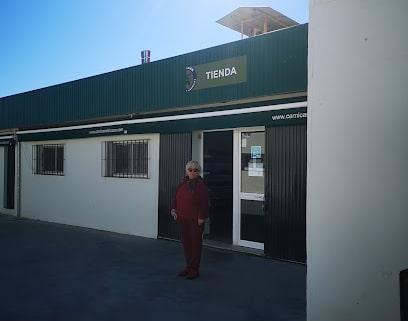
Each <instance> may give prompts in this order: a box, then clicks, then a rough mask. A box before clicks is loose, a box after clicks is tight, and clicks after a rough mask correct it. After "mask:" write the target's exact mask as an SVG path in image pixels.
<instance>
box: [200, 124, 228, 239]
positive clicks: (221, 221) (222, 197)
mask: <svg viewBox="0 0 408 321" xmlns="http://www.w3.org/2000/svg"><path fill="white" fill-rule="evenodd" d="M203 143H204V144H203V148H204V151H203V168H204V178H205V181H206V182H207V184H208V188H209V196H210V211H209V218H210V222H209V230H208V232H209V233H208V234H205V236H204V237H205V239H208V240H211V241H217V242H223V243H228V244H232V210H233V208H232V196H233V194H232V183H233V163H232V161H233V132H232V131H214V132H205V133H204V141H203Z"/></svg>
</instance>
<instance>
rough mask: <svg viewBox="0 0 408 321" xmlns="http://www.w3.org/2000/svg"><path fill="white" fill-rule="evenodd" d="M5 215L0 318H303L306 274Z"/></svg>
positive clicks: (0, 236) (259, 260)
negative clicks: (195, 269) (193, 268)
mask: <svg viewBox="0 0 408 321" xmlns="http://www.w3.org/2000/svg"><path fill="white" fill-rule="evenodd" d="M182 263H183V256H182V248H181V244H180V243H178V242H173V241H165V240H156V239H146V238H141V237H134V236H128V235H121V234H115V233H109V232H102V231H96V230H90V229H84V228H77V227H71V226H65V225H58V224H52V223H46V222H38V221H33V220H28V219H16V218H14V217H12V216H7V215H0V320H5V321H13V320H18V321H26V320H41V321H46V320H52V321H60V320H69V321H80V320H86V321H93V320H98V321H100V320H117V321H124V320H142V321H155V320H160V321H163V320H165V321H172V320H177V321H184V320H189V321H201V320H205V321H218V320H222V321H228V320H236V321H240V320H245V321H260V320H268V321H280V320H285V321H289V320H306V295H305V292H306V266H304V265H298V264H293V263H286V262H280V261H275V260H271V259H268V258H264V257H259V256H254V255H249V254H244V253H237V252H232V251H224V250H219V249H214V248H209V247H205V248H204V250H203V258H202V268H201V275H200V278H199V279H196V280H186V279H184V278H180V277H178V276H177V272H178V271H179V270H180V268H182V267H183V264H182Z"/></svg>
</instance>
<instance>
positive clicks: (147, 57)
mask: <svg viewBox="0 0 408 321" xmlns="http://www.w3.org/2000/svg"><path fill="white" fill-rule="evenodd" d="M140 54H141V55H142V64H147V63H149V62H150V50H142V51H141V53H140Z"/></svg>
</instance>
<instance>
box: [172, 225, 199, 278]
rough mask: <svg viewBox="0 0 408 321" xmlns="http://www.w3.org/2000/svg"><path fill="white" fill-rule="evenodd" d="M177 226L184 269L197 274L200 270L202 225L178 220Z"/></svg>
mask: <svg viewBox="0 0 408 321" xmlns="http://www.w3.org/2000/svg"><path fill="white" fill-rule="evenodd" d="M178 224H179V228H180V234H181V242H182V243H183V248H184V258H185V260H186V269H187V270H188V271H191V272H198V271H199V269H200V261H201V248H202V245H203V231H204V224H202V225H201V226H200V225H198V223H197V221H196V220H194V221H191V220H180V221H179V222H178Z"/></svg>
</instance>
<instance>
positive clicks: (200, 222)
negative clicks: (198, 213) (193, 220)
mask: <svg viewBox="0 0 408 321" xmlns="http://www.w3.org/2000/svg"><path fill="white" fill-rule="evenodd" d="M204 223H205V220H203V219H202V218H199V219H198V225H200V226H201V225H203V224H204Z"/></svg>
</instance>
